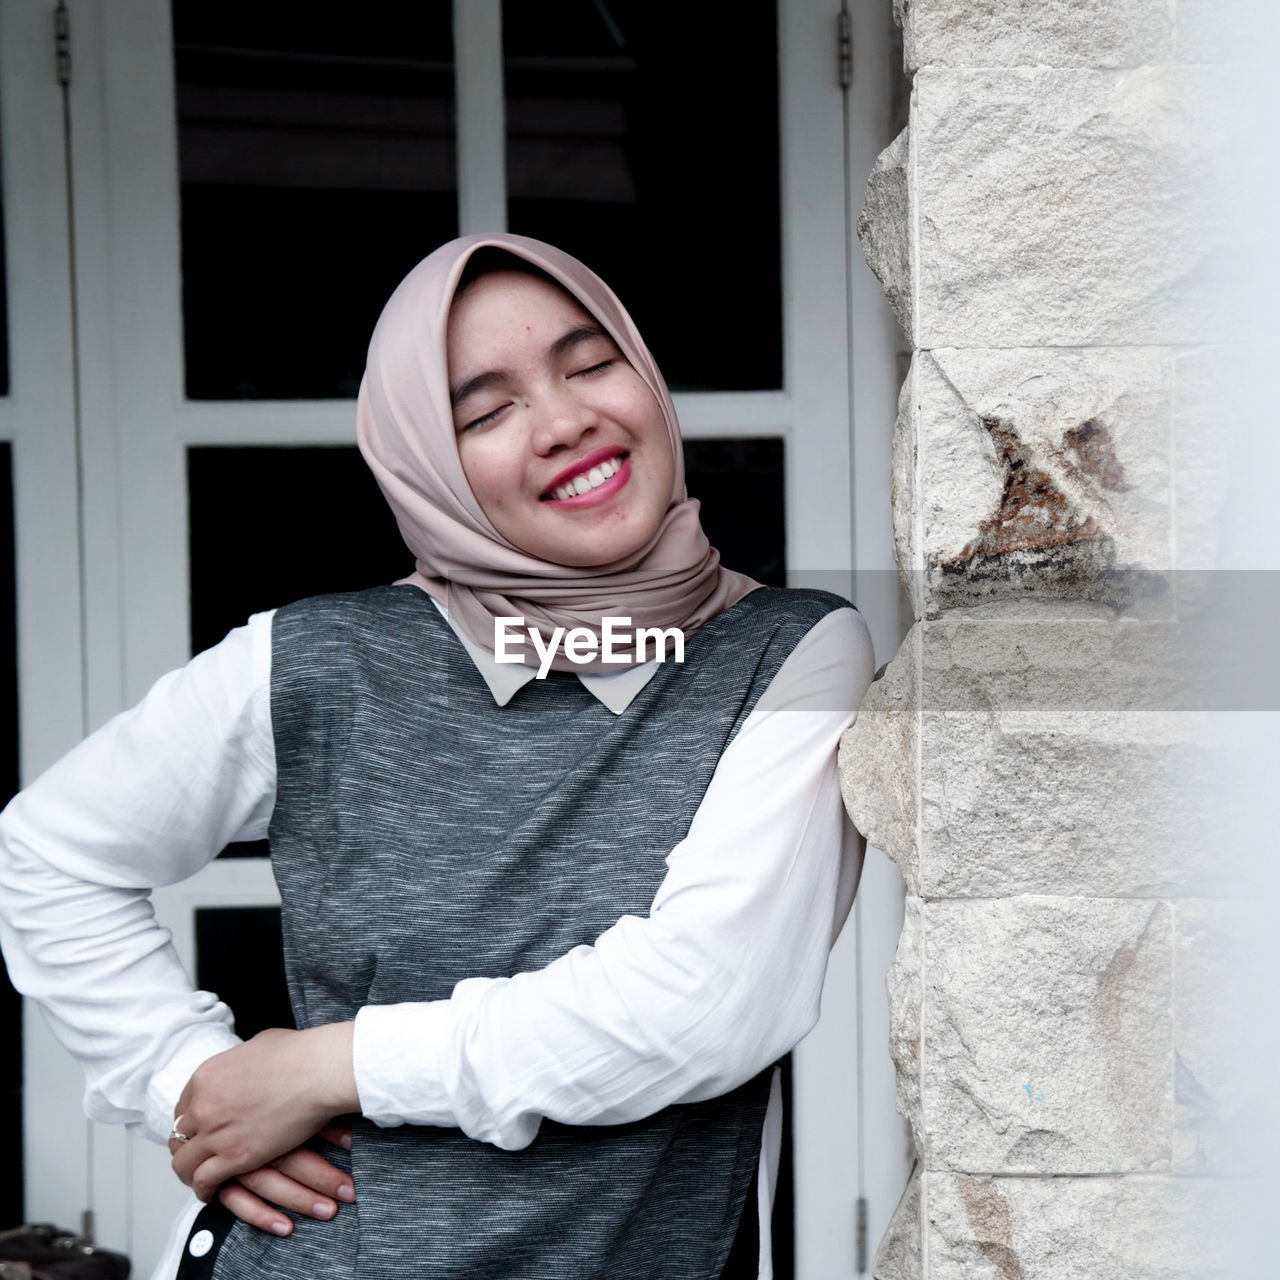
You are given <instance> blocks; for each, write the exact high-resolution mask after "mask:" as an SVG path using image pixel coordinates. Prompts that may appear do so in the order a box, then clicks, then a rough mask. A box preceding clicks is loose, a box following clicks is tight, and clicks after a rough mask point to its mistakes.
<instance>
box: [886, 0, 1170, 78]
mask: <svg viewBox="0 0 1280 1280" xmlns="http://www.w3.org/2000/svg"><path fill="white" fill-rule="evenodd" d="M903 8H904V10H905V12H904V13H903V14H902V17H901V19H900V20H901V21H902V23H903V62H904V64H905V67H906V70H907V71H908V72H911V71H915V70H916V69H917V68H918V67H922V66H926V65H928V64H934V63H938V64H945V65H947V66H973V67H1029V66H1038V65H1047V66H1051V67H1134V66H1138V65H1140V64H1142V63H1148V62H1168V61H1170V60H1171V58H1172V56H1173V47H1174V46H1173V14H1172V11H1171V6H1170V5H1169V3H1168V0H910V2H909V3H908V4H906V5H904V6H903Z"/></svg>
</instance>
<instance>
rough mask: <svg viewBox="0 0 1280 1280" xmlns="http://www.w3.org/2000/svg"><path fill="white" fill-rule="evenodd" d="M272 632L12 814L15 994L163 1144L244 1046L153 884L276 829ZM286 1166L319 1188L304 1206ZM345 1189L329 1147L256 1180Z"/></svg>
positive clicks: (6, 927)
mask: <svg viewBox="0 0 1280 1280" xmlns="http://www.w3.org/2000/svg"><path fill="white" fill-rule="evenodd" d="M270 633H271V614H270V613H263V614H257V615H255V616H254V617H253V618H252V619H251V620H250V622H249V624H248V625H247V626H245V627H239V628H237V629H236V630H234V631H232V632H231V633H230V634H229V635H228V636H227V638H226V639H225V640H224V641H222V643H221V644H219V645H216V646H214V648H212V649H209V650H206V651H205V652H204V653H201V654H199V655H197V656H196V657H195V658H194V659H192V661H191V662H190V663H188V664H187V666H185V667H183V668H181V669H180V670H178V671H173V672H170V673H169V674H168V675H166V676H164V677H162V678H161V679H160V680H159V681H157V682H156V684H155V685H154V686H153V687H152V689H151V690H150V692H149V693H148V694H147V696H146V698H145V699H143V701H142V702H141V703H139V704H138V705H137V706H136V707H134V708H132V709H130V710H128V711H125V712H122V713H121V714H120V715H118V716H116V717H114V718H113V719H112V720H111V721H109V722H108V723H107V724H106V725H104V726H103V727H102V728H101V729H99V730H98V731H97V732H96V733H94V734H93V735H91V736H90V737H89V738H87V739H86V740H85V741H84V742H82V743H81V744H80V745H79V746H78V747H76V748H75V749H74V750H73V751H71V752H70V753H69V754H68V755H66V756H64V757H63V758H62V759H61V760H60V761H59V762H58V763H57V764H55V765H54V766H53V767H52V768H50V769H49V770H48V771H46V772H45V773H44V774H43V775H41V777H39V778H38V779H36V781H35V782H33V783H32V784H31V785H30V786H29V787H27V788H26V790H24V791H22V792H21V793H20V794H19V795H17V796H16V797H15V798H14V799H13V801H12V802H11V803H10V804H9V806H8V807H7V808H6V809H5V811H4V813H3V814H0V942H2V943H3V946H4V954H5V959H6V961H7V964H8V968H9V972H10V975H11V977H12V979H13V982H14V985H15V986H16V987H17V988H18V989H19V990H21V991H22V992H23V993H24V994H26V995H28V996H31V997H32V998H34V999H36V1000H38V1001H39V1002H40V1003H41V1005H42V1007H43V1009H44V1013H45V1016H46V1018H47V1020H48V1022H49V1024H50V1026H51V1027H52V1029H53V1031H54V1033H55V1035H56V1036H57V1038H58V1039H59V1041H60V1042H61V1043H62V1044H63V1046H64V1047H65V1048H67V1049H68V1050H69V1051H70V1052H71V1053H72V1054H73V1055H74V1056H75V1057H76V1058H77V1059H78V1060H79V1061H80V1062H81V1064H82V1066H83V1068H84V1071H85V1078H86V1089H85V1098H84V1102H85V1110H86V1112H87V1113H88V1114H89V1115H90V1116H91V1117H92V1118H93V1119H96V1120H103V1121H115V1122H119V1123H124V1124H125V1125H127V1126H128V1127H129V1128H131V1129H133V1130H134V1131H135V1132H139V1133H142V1134H145V1136H147V1137H149V1138H151V1139H153V1140H154V1141H157V1142H161V1143H164V1142H166V1141H167V1140H168V1138H169V1132H170V1125H171V1123H172V1121H173V1117H174V1103H175V1102H176V1100H177V1098H178V1096H179V1093H180V1091H181V1090H182V1089H183V1087H184V1086H185V1085H186V1083H187V1081H188V1078H189V1077H190V1076H191V1074H192V1073H193V1071H194V1070H195V1069H196V1068H197V1067H198V1066H200V1065H201V1064H202V1063H203V1062H204V1061H206V1060H207V1059H208V1058H210V1057H211V1056H213V1055H216V1054H219V1053H221V1052H222V1051H224V1050H226V1049H227V1048H229V1047H232V1046H235V1045H238V1044H239V1043H240V1041H239V1038H238V1037H237V1036H236V1035H235V1034H234V1033H233V1031H232V1029H231V1023H232V1019H231V1012H230V1010H229V1009H228V1008H227V1007H226V1005H224V1004H223V1003H221V1002H220V1001H219V1000H218V999H217V998H216V997H215V996H213V995H211V994H210V993H208V992H203V991H196V990H194V989H193V987H192V984H191V981H190V979H189V978H188V976H187V973H186V971H185V970H184V968H183V967H182V964H181V962H180V961H179V959H178V956H177V954H176V952H175V951H174V949H173V946H172V944H171V942H170V938H169V933H168V930H166V929H164V928H162V927H161V926H160V925H159V924H158V923H157V921H156V919H155V915H154V912H153V910H152V907H151V902H150V899H149V896H148V892H147V891H148V889H149V888H150V887H151V886H152V885H158V884H168V883H172V882H174V881H177V880H180V879H183V878H184V877H186V876H190V875H192V874H194V873H195V872H196V871H198V870H199V869H200V868H201V867H202V866H204V865H205V864H206V863H207V862H209V861H210V859H212V858H213V857H214V855H216V854H217V852H218V851H219V850H220V849H221V848H222V847H223V846H224V845H225V844H228V843H230V842H231V841H233V840H252V839H259V838H261V837H262V836H263V835H265V834H266V829H267V823H268V821H269V819H270V816H271V810H272V807H273V805H274V801H275V760H274V754H273V752H272V747H271V727H270V726H271V721H270V705H269V674H270V671H269V668H270V656H271V647H270ZM307 1136H308V1137H309V1136H310V1135H307ZM332 1137H334V1138H335V1139H337V1138H339V1137H340V1135H339V1134H338V1133H337V1132H336V1131H332ZM321 1166H323V1167H321ZM286 1170H289V1171H291V1174H293V1175H299V1176H301V1177H302V1178H303V1179H304V1180H305V1181H306V1183H307V1185H308V1190H307V1192H306V1195H305V1197H302V1198H301V1200H300V1197H299V1195H298V1194H297V1193H296V1192H295V1191H293V1190H291V1189H290V1187H289V1186H288V1185H287V1184H288V1183H289V1182H290V1181H291V1180H292V1176H291V1174H286ZM346 1181H347V1180H346V1178H345V1175H342V1174H340V1172H339V1171H338V1170H335V1169H333V1168H332V1167H331V1166H329V1165H328V1163H327V1162H324V1161H322V1160H321V1158H320V1157H319V1156H318V1155H316V1154H315V1153H314V1152H306V1153H299V1154H297V1155H295V1156H291V1157H290V1158H289V1160H288V1161H287V1162H282V1168H281V1169H277V1170H273V1171H259V1172H258V1173H255V1174H250V1175H249V1176H247V1177H246V1179H245V1183H246V1187H255V1188H257V1189H261V1190H262V1191H263V1194H265V1195H268V1196H269V1197H270V1198H272V1199H275V1200H277V1202H279V1203H290V1201H289V1199H281V1196H286V1197H292V1200H293V1201H294V1202H299V1201H300V1202H299V1203H298V1204H297V1205H296V1207H301V1204H305V1205H306V1206H307V1207H310V1206H311V1205H312V1203H313V1202H315V1200H316V1197H315V1195H314V1191H315V1190H322V1189H323V1190H324V1191H326V1193H327V1194H329V1195H334V1194H336V1192H337V1190H338V1187H339V1186H340V1185H341V1184H343V1183H345V1182H346ZM229 1194H230V1197H231V1198H230V1199H229V1200H227V1201H226V1202H227V1204H228V1207H229V1208H231V1209H232V1210H233V1211H234V1212H236V1213H237V1214H239V1215H240V1216H241V1217H246V1218H247V1219H248V1220H252V1221H255V1223H256V1225H260V1226H264V1227H267V1226H270V1225H271V1223H272V1222H275V1223H279V1224H281V1225H283V1226H285V1227H286V1228H287V1227H288V1226H289V1224H288V1222H287V1220H286V1219H283V1218H282V1217H281V1215H280V1214H279V1213H276V1212H273V1211H269V1210H266V1207H265V1206H264V1205H262V1203H261V1201H257V1200H256V1198H255V1197H253V1196H252V1195H250V1194H249V1191H248V1190H247V1189H246V1188H236V1189H229ZM336 1208H337V1206H336V1204H334V1205H333V1209H334V1211H336Z"/></svg>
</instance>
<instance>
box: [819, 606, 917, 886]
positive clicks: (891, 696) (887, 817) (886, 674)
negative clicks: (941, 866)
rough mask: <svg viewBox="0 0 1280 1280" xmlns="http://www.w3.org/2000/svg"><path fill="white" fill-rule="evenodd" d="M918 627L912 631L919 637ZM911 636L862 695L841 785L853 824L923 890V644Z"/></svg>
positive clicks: (843, 755) (842, 759)
mask: <svg viewBox="0 0 1280 1280" xmlns="http://www.w3.org/2000/svg"><path fill="white" fill-rule="evenodd" d="M917 636H918V632H917V631H916V630H914V629H913V631H912V632H911V637H917ZM911 637H909V638H908V640H907V641H906V642H905V643H904V644H903V646H902V647H901V648H900V649H899V650H898V652H897V654H896V655H895V656H894V658H893V660H892V661H891V662H890V663H888V664H887V665H886V666H885V667H884V668H883V669H882V670H881V671H880V672H879V673H878V674H877V676H876V679H875V680H874V681H873V682H872V684H871V687H870V688H869V689H868V690H867V692H866V694H865V695H864V696H863V699H862V703H861V705H860V706H859V708H858V718H857V719H856V720H855V721H854V723H853V724H852V725H851V726H850V727H849V729H847V730H846V731H845V734H844V737H843V738H842V739H841V741H840V752H839V765H840V790H841V794H842V795H843V796H844V803H845V808H846V809H847V810H848V811H849V817H850V820H851V821H852V822H853V825H854V826H855V827H857V828H858V830H859V831H861V832H862V834H863V835H864V836H866V837H867V842H868V843H869V844H870V845H872V846H873V847H874V848H877V849H883V850H884V851H885V852H886V853H887V854H888V855H889V856H890V857H891V858H892V859H893V860H894V862H895V863H896V864H897V866H898V870H899V871H900V872H901V873H902V878H903V880H904V881H905V883H906V886H907V892H908V893H916V892H918V881H919V875H918V871H917V858H916V827H917V824H918V822H919V799H920V791H919V783H918V769H917V764H916V757H917V750H916V749H917V732H916V728H917V722H918V715H919V700H918V697H917V690H918V688H919V671H918V665H919V653H918V645H917V644H916V643H915V641H914V640H913V639H912V638H911Z"/></svg>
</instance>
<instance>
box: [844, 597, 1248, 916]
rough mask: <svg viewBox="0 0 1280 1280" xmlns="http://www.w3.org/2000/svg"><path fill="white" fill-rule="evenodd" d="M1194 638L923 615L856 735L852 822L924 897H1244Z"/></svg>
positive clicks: (1159, 630) (1156, 631)
mask: <svg viewBox="0 0 1280 1280" xmlns="http://www.w3.org/2000/svg"><path fill="white" fill-rule="evenodd" d="M1180 636H1181V633H1180V632H1179V631H1177V630H1175V629H1173V628H1172V627H1170V626H1169V625H1168V624H1165V623H1150V624H1138V623H1128V622H1126V623H1116V622H1098V621H1078V620H1077V621H1048V622H1046V621H1025V620H1024V621H1010V622H993V621H982V620H979V621H960V620H944V621H939V622H926V623H917V624H916V626H915V627H914V628H912V630H911V632H910V633H909V635H908V636H907V639H906V640H905V641H904V642H903V645H902V648H901V649H900V650H899V652H898V654H897V655H896V656H895V658H894V659H893V661H892V662H890V663H889V664H888V666H887V667H886V669H885V671H884V673H883V674H882V676H881V677H880V679H878V680H877V681H875V682H874V683H873V684H872V686H871V688H870V690H869V691H868V693H867V695H866V698H865V699H864V700H863V704H862V707H861V708H860V710H859V713H858V718H857V720H856V722H855V723H854V724H853V726H852V727H851V728H850V729H849V730H848V731H847V732H846V734H845V736H844V740H843V741H842V743H841V747H840V772H841V787H842V790H843V794H844V797H845V803H846V806H847V807H848V810H849V813H850V817H851V819H852V821H853V823H854V825H855V826H857V827H858V829H859V830H860V831H862V832H864V833H865V834H866V835H867V837H868V839H869V840H870V842H871V843H872V844H873V845H874V846H876V847H877V848H880V849H883V850H884V851H885V852H886V853H888V854H889V856H890V857H891V858H893V860H894V861H895V863H896V864H897V866H898V868H899V870H900V871H901V872H902V876H903V879H904V881H905V883H906V886H907V891H908V893H911V894H921V895H923V896H924V897H926V898H936V897H947V898H957V897H973V898H977V897H1000V896H1008V895H1010V894H1019V893H1043V894H1062V895H1079V896H1085V897H1090V896H1100V897H1113V896H1118V897H1126V896H1132V897H1160V896H1173V897H1176V896H1191V895H1194V896H1200V897H1206V896H1214V895H1218V896H1227V895H1230V894H1232V893H1238V892H1240V890H1241V888H1242V886H1243V885H1245V884H1246V883H1247V879H1246V876H1247V872H1248V867H1247V866H1244V865H1241V863H1242V862H1243V858H1242V857H1241V855H1240V853H1239V851H1238V847H1237V846H1240V845H1241V842H1240V841H1238V840H1234V839H1233V838H1232V837H1231V836H1230V833H1229V832H1227V831H1226V830H1225V828H1221V823H1220V821H1219V814H1220V810H1221V807H1222V806H1221V802H1220V801H1216V800H1215V797H1218V796H1220V795H1221V794H1222V788H1223V785H1224V782H1225V781H1226V779H1225V778H1224V771H1226V769H1227V767H1228V766H1229V764H1230V759H1231V757H1230V755H1229V754H1228V753H1227V752H1225V751H1224V750H1223V749H1222V748H1221V747H1220V746H1218V745H1217V744H1214V743H1213V742H1212V741H1210V740H1208V739H1207V735H1206V734H1205V732H1204V729H1205V717H1203V716H1202V715H1200V713H1199V712H1198V711H1197V710H1196V706H1197V703H1196V696H1197V695H1198V693H1199V692H1200V691H1199V690H1198V689H1197V688H1195V687H1192V688H1191V689H1190V691H1189V692H1188V690H1187V689H1186V688H1184V684H1185V683H1187V679H1186V676H1187V673H1186V672H1185V671H1184V669H1183V668H1184V667H1185V665H1186V663H1185V660H1184V656H1183V655H1182V653H1181V652H1180V645H1179V641H1180ZM1188 705H1190V707H1191V710H1188V709H1187V707H1188Z"/></svg>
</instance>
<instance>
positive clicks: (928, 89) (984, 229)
mask: <svg viewBox="0 0 1280 1280" xmlns="http://www.w3.org/2000/svg"><path fill="white" fill-rule="evenodd" d="M1090 7H1092V6H1090ZM1231 88H1232V85H1231V78H1230V77H1229V76H1227V75H1225V74H1223V73H1222V72H1221V71H1218V70H1216V69H1206V68H1197V67H1180V66H1171V67H1142V68H1138V69H1135V70H1127V71H1100V70H1085V69H1056V68H1015V69H999V68H997V69H969V70H961V69H952V68H947V67H925V68H923V69H922V70H921V71H920V72H919V73H918V74H917V75H916V77H915V87H914V96H913V107H912V112H911V124H910V130H911V135H912V138H911V156H912V162H911V166H910V188H911V190H910V196H911V201H912V203H913V204H914V205H915V219H914V221H915V223H916V225H917V227H918V233H917V234H918V243H917V244H916V245H915V247H914V250H913V253H914V257H915V261H916V271H915V278H916V282H917V283H916V296H915V298H914V300H913V304H912V311H913V315H914V323H915V333H914V337H915V343H916V345H917V346H919V347H924V348H929V349H933V348H937V347H953V346H955V347H1017V346H1084V345H1116V346H1121V345H1133V344H1141V345H1171V344H1176V345H1185V344H1193V343H1194V344H1203V343H1206V342H1214V341H1221V340H1225V338H1226V336H1227V335H1228V334H1231V333H1233V332H1234V330H1235V329H1236V328H1237V327H1238V326H1237V325H1236V323H1235V321H1234V318H1233V317H1234V311H1233V308H1232V307H1231V305H1230V304H1229V302H1228V300H1227V298H1226V297H1225V296H1224V293H1223V290H1222V289H1221V287H1220V278H1221V274H1222V272H1223V269H1224V267H1225V266H1226V265H1227V263H1228V261H1229V260H1230V258H1231V256H1232V254H1233V252H1234V245H1233V233H1232V231H1231V229H1230V226H1229V218H1228V211H1229V210H1230V209H1232V208H1233V207H1234V197H1233V187H1232V182H1233V181H1234V180H1236V179H1237V178H1238V174H1237V173H1236V172H1235V166H1233V164H1232V162H1231V148H1230V146H1229V145H1227V144H1228V143H1229V141H1230V125H1231V123H1232V121H1233V119H1234V117H1233V115H1232V108H1231V107H1230V105H1229V103H1228V102H1227V99H1228V95H1229V94H1230V92H1231Z"/></svg>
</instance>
